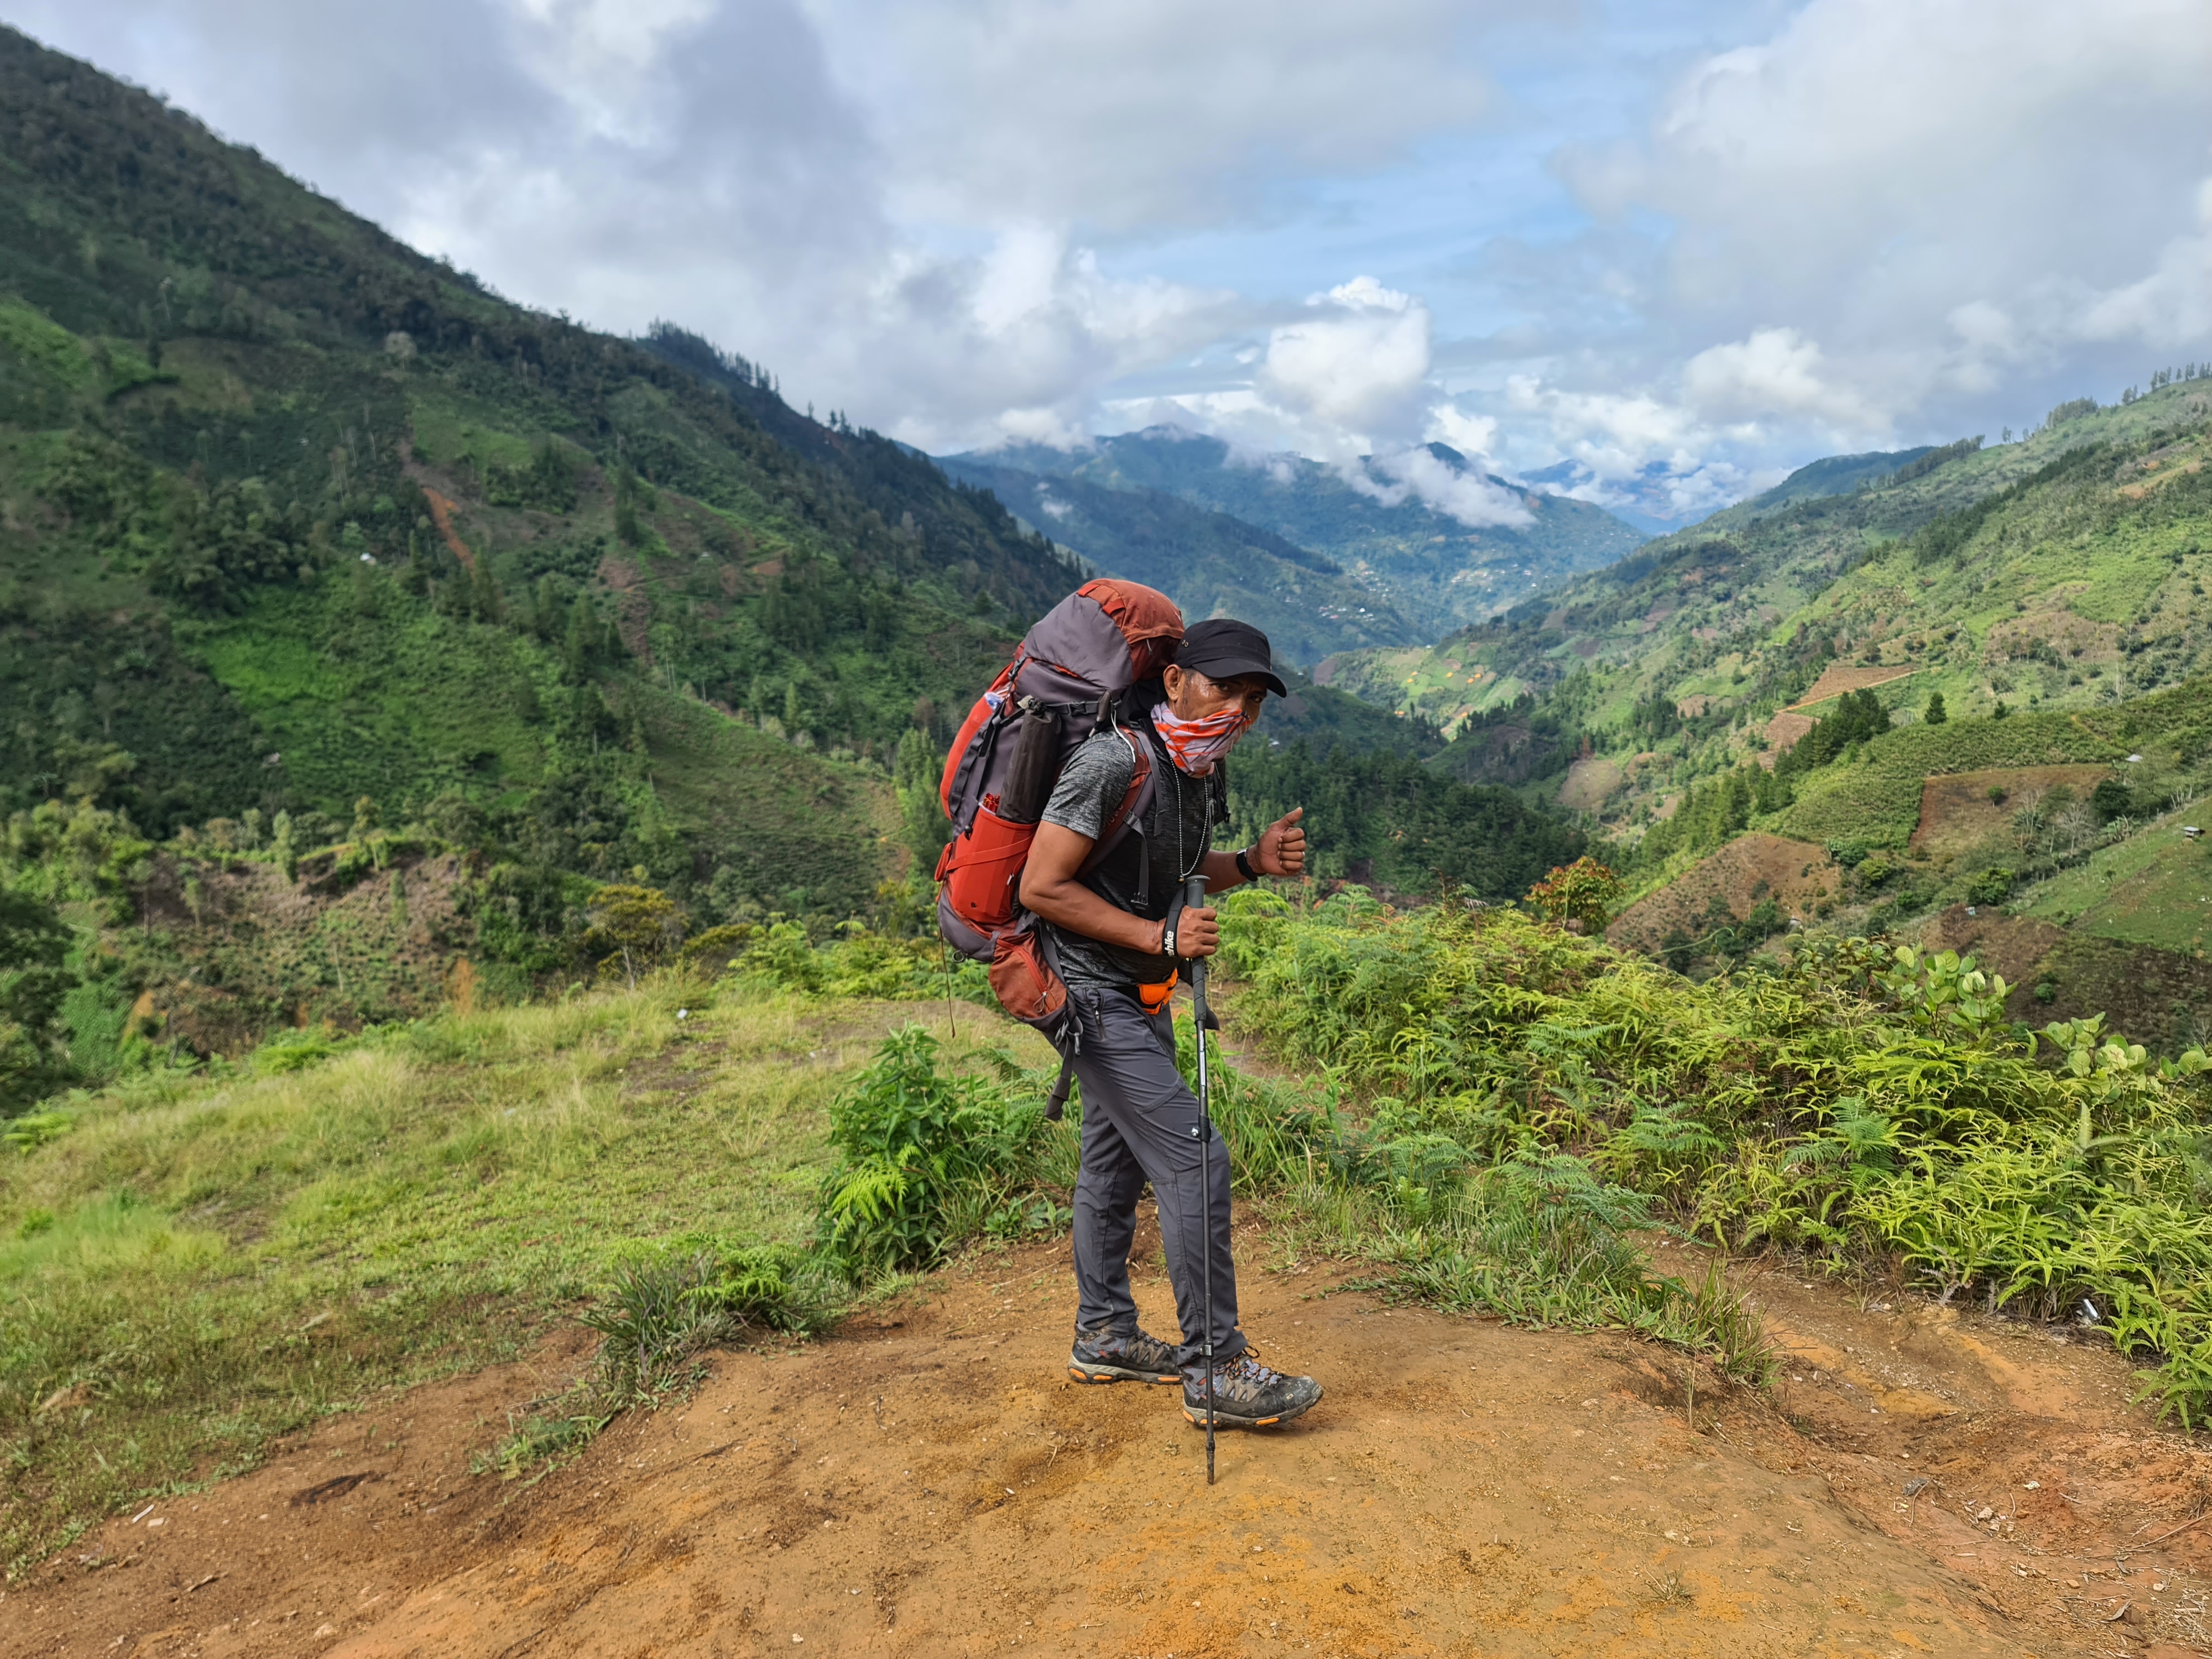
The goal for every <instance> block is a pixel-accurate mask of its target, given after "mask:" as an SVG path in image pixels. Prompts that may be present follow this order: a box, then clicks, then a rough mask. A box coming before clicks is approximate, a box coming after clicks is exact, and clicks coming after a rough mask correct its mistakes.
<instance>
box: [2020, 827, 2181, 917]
mask: <svg viewBox="0 0 2212 1659" xmlns="http://www.w3.org/2000/svg"><path fill="white" fill-rule="evenodd" d="M2199 815H2201V808H2200V807H2198V806H2190V807H2187V808H2184V809H2182V810H2181V811H2175V812H2171V813H2168V814H2166V816H2165V817H2161V818H2159V819H2157V820H2155V821H2154V822H2153V823H2149V824H2147V825H2145V826H2144V827H2143V828H2142V829H2138V830H2136V833H2135V834H2133V835H2131V836H2129V837H2128V838H2127V839H2126V840H2124V841H2122V842H2115V843H2114V844H2112V846H2110V847H2100V848H2098V849H2097V850H2096V851H2095V852H2093V853H2092V854H2090V855H2089V856H2088V857H2087V859H2085V860H2082V861H2081V863H2080V864H2077V865H2075V866H2073V867H2072V868H2071V869H2068V870H2063V871H2061V872H2059V873H2058V874H2057V875H2056V876H2053V877H2051V878H2050V879H2049V880H2048V881H2045V882H2042V883H2040V884H2038V885H2037V886H2036V887H2035V889H2034V890H2033V891H2032V892H2031V893H2030V894H2028V895H2027V896H2026V897H2025V899H2024V901H2023V902H2021V904H2020V905H2019V906H2017V907H2016V908H2017V909H2018V910H2019V912H2020V913H2021V915H2030V916H2036V917H2039V918H2041V919H2042V920H2044V921H2051V922H2056V923H2057V925H2058V926H2060V927H2071V928H2073V929H2075V931H2076V932H2079V933H2087V934H2090V935H2093V937H2096V938H2099V939H2119V940H2122V941H2124V942H2127V943H2130V944H2136V945H2157V946H2159V947H2160V948H2161V949H2164V950H2168V951H2201V950H2202V949H2203V945H2204V939H2205V935H2206V933H2208V932H2209V931H2212V847H2208V846H2206V845H2204V844H2203V843H2202V842H2191V841H2189V840H2188V839H2187V838H2186V837H2185V836H2183V835H2182V833H2181V827H2182V824H2183V823H2184V822H2185V821H2186V822H2192V823H2193V822H2195V819H2196V817H2197V816H2199Z"/></svg>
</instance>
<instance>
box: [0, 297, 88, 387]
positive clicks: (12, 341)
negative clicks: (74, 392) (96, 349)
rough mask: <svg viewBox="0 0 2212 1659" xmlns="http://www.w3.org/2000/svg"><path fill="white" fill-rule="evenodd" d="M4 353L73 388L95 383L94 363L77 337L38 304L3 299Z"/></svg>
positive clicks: (0, 344) (0, 330)
mask: <svg viewBox="0 0 2212 1659" xmlns="http://www.w3.org/2000/svg"><path fill="white" fill-rule="evenodd" d="M0 352H4V353H6V354H7V355H8V356H13V357H15V358H16V359H17V360H19V361H20V362H22V363H23V364H24V365H25V366H27V368H30V369H32V370H33V372H34V373H36V374H42V375H46V376H47V377H49V378H51V379H52V380H57V381H58V382H60V383H61V384H62V385H64V386H70V387H73V388H74V387H82V386H90V385H91V384H92V381H93V379H94V374H93V363H92V358H91V356H89V355H88V353H87V352H86V350H85V349H84V347H83V345H82V343H81V342H80V341H79V340H78V339H77V337H76V335H74V334H72V333H70V331H68V330H67V329H65V328H64V327H62V326H61V325H60V324H58V323H57V322H55V321H54V320H53V319H52V318H51V317H49V316H47V315H46V313H44V312H42V311H40V310H39V309H37V308H36V307H32V306H27V305H24V304H22V303H21V301H14V300H0Z"/></svg>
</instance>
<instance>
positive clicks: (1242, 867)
mask: <svg viewBox="0 0 2212 1659" xmlns="http://www.w3.org/2000/svg"><path fill="white" fill-rule="evenodd" d="M1250 852H1251V848H1245V849H1244V850H1243V852H1240V853H1238V854H1237V874H1238V875H1240V876H1242V877H1243V878H1244V879H1245V880H1247V881H1257V880H1259V879H1260V872H1258V871H1257V870H1255V869H1254V868H1253V867H1252V860H1251V858H1250V856H1249V854H1250Z"/></svg>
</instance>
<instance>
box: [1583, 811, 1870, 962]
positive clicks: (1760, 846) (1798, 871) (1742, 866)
mask: <svg viewBox="0 0 2212 1659" xmlns="http://www.w3.org/2000/svg"><path fill="white" fill-rule="evenodd" d="M1842 873H1843V872H1841V871H1840V870H1839V869H1838V867H1837V865H1836V860H1834V858H1833V857H1832V856H1831V855H1830V854H1829V852H1828V849H1827V848H1825V847H1819V846H1815V845H1814V843H1813V842H1808V841H1790V840H1788V839H1786V838H1784V837H1783V836H1770V835H1767V834H1766V833H1765V832H1764V831H1763V830H1754V831H1753V832H1752V833H1751V834H1749V835H1746V836H1737V837H1736V838H1735V840H1734V841H1732V842H1729V844H1728V845H1727V846H1725V847H1723V848H1721V849H1720V851H1718V852H1717V853H1715V854H1712V856H1711V857H1710V858H1708V859H1705V860H1704V861H1703V862H1701V863H1699V864H1698V865H1695V866H1692V868H1690V869H1688V870H1686V871H1685V872H1683V873H1682V874H1681V875H1680V876H1679V877H1677V878H1675V879H1674V880H1673V881H1672V882H1669V883H1668V884H1667V885H1666V886H1665V887H1663V888H1662V889H1660V890H1659V891H1657V892H1656V893H1654V894H1652V895H1651V896H1650V897H1648V898H1643V899H1639V900H1638V901H1637V902H1635V903H1634V904H1632V905H1630V906H1629V907H1628V908H1626V910H1624V911H1622V912H1621V913H1620V915H1618V916H1616V917H1614V918H1613V925H1612V926H1611V927H1607V929H1606V930H1605V936H1606V938H1607V939H1610V940H1611V941H1612V942H1613V944H1615V945H1623V946H1627V947H1630V948H1633V949H1638V950H1644V951H1655V950H1656V949H1658V947H1659V942H1660V941H1661V940H1662V939H1664V938H1665V937H1666V936H1667V935H1668V933H1671V932H1673V931H1674V929H1676V928H1678V927H1679V928H1680V929H1682V930H1683V931H1684V932H1686V933H1690V934H1691V935H1692V936H1693V937H1694V936H1695V935H1697V934H1699V933H1703V932H1704V931H1705V915H1706V913H1707V911H1708V910H1709V909H1710V908H1711V904H1712V901H1713V900H1714V899H1715V898H1718V899H1720V900H1721V901H1722V902H1724V903H1725V904H1726V905H1727V906H1728V908H1729V913H1730V914H1731V915H1737V916H1744V915H1749V914H1750V912H1751V908H1752V906H1753V905H1754V904H1756V903H1758V902H1759V900H1761V899H1763V898H1766V897H1769V896H1771V897H1772V898H1773V900H1774V902H1776V903H1777V904H1778V906H1780V907H1781V910H1782V914H1783V915H1785V916H1803V915H1808V914H1809V912H1810V911H1811V909H1812V908H1813V906H1814V905H1815V904H1817V903H1819V902H1820V901H1821V900H1822V899H1824V898H1826V897H1828V896H1831V895H1832V894H1833V893H1835V892H1836V891H1837V890H1838V884H1839V883H1840V882H1841V880H1842Z"/></svg>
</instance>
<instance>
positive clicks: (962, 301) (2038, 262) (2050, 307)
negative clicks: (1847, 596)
mask: <svg viewBox="0 0 2212 1659" xmlns="http://www.w3.org/2000/svg"><path fill="white" fill-rule="evenodd" d="M0 15H4V16H5V17H6V18H7V20H8V21H10V22H12V23H13V24H15V26H16V27H21V28H23V29H25V30H27V31H28V32H29V33H32V34H33V35H36V36H37V37H39V38H40V39H41V40H45V41H46V42H47V43H49V44H51V45H53V46H58V47H59V48H61V49H63V50H64V51H67V52H72V53H75V54H77V55H79V56H82V57H84V58H89V59H91V60H92V61H93V62H94V63H96V64H100V66H101V67H103V68H106V69H108V70H112V71H115V72H117V73H119V74H121V75H124V76H128V77H129V78H131V80H134V81H137V82H140V83H141V84H143V85H145V86H148V87H150V88H154V89H155V90H157V91H160V92H163V93H166V94H168V95H169V96H170V97H171V98H172V99H173V100H174V101H176V102H177V103H178V104H179V105H181V106H184V107H185V108H188V109H190V110H191V111H192V112H195V113H197V114H198V115H199V116H200V117H201V118H203V119H204V120H205V121H207V122H208V124H209V125H211V126H212V127H214V128H215V129H216V131H220V132H222V133H223V134H224V135H225V136H227V137H231V138H234V139H237V140H240V141H241V142H245V143H252V144H254V145H256V146H257V147H258V148H259V149H261V150H262V151H263V152H264V154H266V155H270V157H271V158H273V159H275V160H276V161H279V162H281V163H282V164H283V165H284V166H285V167H287V168H289V170H290V171H291V172H293V173H295V174H296V175H298V176H300V177H301V178H303V179H307V180H308V181H310V182H311V183H313V185H316V186H317V187H318V188H319V189H321V190H322V191H325V192H326V193H328V194H330V195H331V196H334V197H337V198H338V199H339V200H341V201H343V202H344V203H345V204H347V205H348V206H349V207H351V208H353V209H355V210H357V211H359V212H362V213H365V214H368V215H369V216H372V217H374V218H375V219H377V220H379V221H380V222H383V223H384V224H386V226H388V227H390V228H392V229H393V230H395V231H396V232H398V234H401V235H403V236H404V237H406V238H407V239H408V240H410V241H412V242H413V243H415V244H416V246H421V247H422V248H425V249H427V250H429V251H432V252H441V253H444V254H447V255H449V256H450V257H451V258H453V260H454V261H455V263H457V264H461V265H463V266H465V267H466V268H468V269H470V270H474V271H476V272H477V274H479V275H480V276H483V277H484V278H485V279H487V280H488V281H489V282H490V283H493V284H494V285H495V287H497V288H498V289H500V290H501V292H503V293H505V294H507V295H509V296H510V297H512V298H514V299H517V300H520V301H525V302H526V303H529V304H532V305H535V306H539V307H545V308H548V309H556V308H557V309H565V310H567V311H568V312H569V313H571V314H573V315H574V316H576V317H578V318H579V319H583V320H586V321H588V322H591V323H592V324H595V325H599V326H602V327H605V328H609V329H613V330H618V331H633V330H637V329H641V328H642V327H643V326H644V325H646V324H647V323H648V322H650V321H652V320H653V319H655V318H662V317H665V318H668V319H672V320H675V321H678V322H681V323H683V324H684V325H686V326H689V327H691V328H693V329H696V330H697V331H700V332H702V333H704V334H706V335H708V336H709V337H712V338H714V339H715V340H716V341H717V342H719V343H721V344H723V345H725V346H726V347H728V348H730V349H734V350H737V351H739V352H742V353H744V355H745V356H749V357H751V358H754V359H755V360H757V361H759V362H763V363H765V364H767V365H768V366H769V368H772V369H774V370H775V372H777V373H778V374H780V375H781V380H782V384H783V387H784V391H785V394H786V396H787V398H790V399H791V400H792V401H793V402H794V403H798V404H802V405H803V404H807V403H810V402H811V404H814V405H815V406H816V407H817V409H818V410H824V411H826V410H830V409H840V410H844V411H845V412H846V413H847V414H848V415H849V416H850V417H851V418H853V419H854V420H855V421H857V422H861V423H863V424H866V425H870V426H874V427H877V428H881V429H883V430H884V431H887V432H890V433H892V434H894V435H897V436H899V437H902V438H905V439H908V441H913V442H915V443H918V444H921V445H924V446H926V447H930V448H932V449H935V450H938V451H939V452H945V451H949V450H953V449H958V448H965V447H975V446H978V445H987V444H990V443H993V442H997V441H1005V440H1006V439H1009V438H1021V439H1042V440H1047V441H1058V442H1066V441H1075V440H1079V438H1081V437H1082V436H1083V435H1085V434H1090V433H1098V432H1113V431H1120V430H1124V429H1127V428H1130V427H1133V426H1139V425H1143V424H1148V423H1150V422H1155V421H1158V420H1162V419H1173V420H1176V421H1179V422H1182V423H1183V424H1185V425H1188V426H1193V427H1199V428H1206V429H1209V430H1212V431H1216V432H1218V433H1220V434H1222V435H1225V436H1226V437H1229V438H1231V440H1232V441H1235V442H1237V444H1238V445H1239V446H1240V447H1249V448H1251V449H1255V450H1266V449H1272V448H1294V449H1297V450H1299V451H1301V452H1303V453H1307V454H1310V455H1315V456H1318V457H1321V458H1322V459H1349V458H1351V457H1353V456H1357V455H1359V454H1363V453H1376V454H1378V455H1383V456H1389V455H1392V454H1394V453H1395V454H1399V455H1401V457H1402V455H1403V454H1404V453H1405V452H1406V451H1407V448H1408V447H1409V446H1411V445H1413V444H1415V443H1417V442H1419V441H1422V440H1424V439H1430V438H1442V439H1443V440H1444V441H1448V442H1450V443H1452V444H1455V446H1457V447H1460V448H1461V449H1462V450H1465V451H1467V452H1468V453H1480V454H1481V455H1484V456H1486V457H1487V459H1488V462H1489V465H1491V466H1492V468H1494V469H1495V470H1497V471H1500V472H1501V473H1504V474H1506V475H1508V476H1514V477H1525V476H1527V475H1528V474H1531V473H1536V472H1544V473H1545V475H1546V476H1547V477H1551V478H1554V479H1557V480H1559V481H1560V486H1559V487H1566V486H1567V485H1569V484H1571V485H1573V486H1574V488H1575V491H1576V493H1578V494H1583V495H1589V496H1591V497H1592V498H1594V499H1597V500H1600V501H1607V502H1609V503H1614V504H1624V505H1632V506H1635V507H1640V508H1641V509H1642V510H1643V511H1644V512H1645V513H1650V514H1654V515H1656V516H1657V517H1659V518H1661V519H1662V520H1681V519H1686V518H1693V517H1696V516H1698V515H1699V514H1701V513H1705V512H1709V511H1711V509H1712V508H1713V507H1717V506H1719V505H1722V504H1723V503H1724V502H1726V501H1729V500H1732V499H1734V498H1735V497H1736V496H1737V495H1741V494H1743V493H1745V492H1746V491H1747V489H1753V488H1756V487H1759V486H1761V485H1763V484H1764V483H1766V482H1767V481H1769V480H1771V478H1773V477H1778V476H1779V475H1780V473H1781V472H1783V471H1787V470H1788V469H1789V468H1790V467H1791V466H1794V465H1798V464H1801V463H1802V462H1803V461H1805V460H1807V459H1812V458H1814V457H1815V456H1819V455H1822V454H1828V453H1836V452H1838V451H1843V450H1857V449H1868V448H1876V447H1881V448H1887V447H1898V446H1900V445H1905V444H1911V443H1922V442H1931V441H1944V440H1948V439H1949V438H1952V437H1954V436H1958V435H1964V434H1972V433H1977V432H1979V433H1986V434H1987V435H1988V436H1989V438H1990V441H1993V442H1994V441H1996V440H1997V439H1998V437H1999V435H2000V433H2001V431H2002V428H2005V427H2008V426H2009V427H2011V428H2014V429H2015V431H2018V430H2020V429H2022V428H2026V427H2027V426H2029V425H2031V424H2033V422H2036V421H2038V420H2039V419H2040V418H2041V416H2042V415H2043V414H2044V412H2045V410H2048V409H2049V408H2050V407H2051V405H2052V404H2055V403H2057V402H2058V401H2060V400H2061V399H2063V398H2069V397H2075V396H2080V395H2083V394H2091V395H2094V396H2096V397H2098V398H2100V399H2101V400H2105V401H2110V400H2112V398H2114V397H2116V396H2117V395H2118V392H2119V391H2120V389H2121V388H2122V387H2123V386H2126V385H2129V384H2130V383H2140V382H2141V381H2142V380H2146V379H2147V378H2148V374H2149V373H2150V371H2151V370H2152V369H2153V368H2157V367H2160V366H2162V365H2166V364H2171V363H2179V362H2188V361H2193V360H2203V359H2212V98H2208V97H2207V95H2206V94H2205V88H2206V87H2207V86H2208V85H2212V0H2096V3H2094V4H2090V3H2086V0H1810V3H1798V4H1790V3H1781V0H1588V3H1580V4H1576V3H1566V0H1516V3H1511V4H1507V3H1501V0H1460V3H1447V0H1361V3H1359V4H1357V5H1354V4H1348V3H1345V0H1266V3H1258V0H895V3H894V0H382V3H380V4H378V5H375V6H369V5H365V4H360V3H354V4H344V5H341V4H333V3H330V0H323V3H315V0H0ZM1547 469H1549V470H1550V471H1547ZM1399 471H1400V472H1401V476H1402V477H1405V478H1406V479H1407V481H1408V483H1409V484H1411V485H1412V487H1422V488H1425V487H1426V486H1425V485H1423V484H1422V483H1420V477H1421V476H1422V475H1420V474H1419V469H1418V467H1417V466H1416V465H1412V464H1407V463H1403V462H1402V461H1401V465H1400V467H1399ZM1449 482H1450V481H1449V477H1443V478H1441V479H1439V480H1438V481H1437V482H1436V484H1435V487H1436V488H1437V489H1448V488H1449ZM1462 497H1463V498H1465V499H1462V503H1461V505H1460V507H1459V508H1458V509H1457V510H1461V511H1462V512H1463V513H1465V514H1467V515H1468V516H1477V517H1479V516H1480V513H1482V512H1483V511H1484V507H1483V504H1482V502H1481V501H1480V499H1479V492H1476V495H1475V496H1474V497H1468V492H1465V491H1462Z"/></svg>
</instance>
